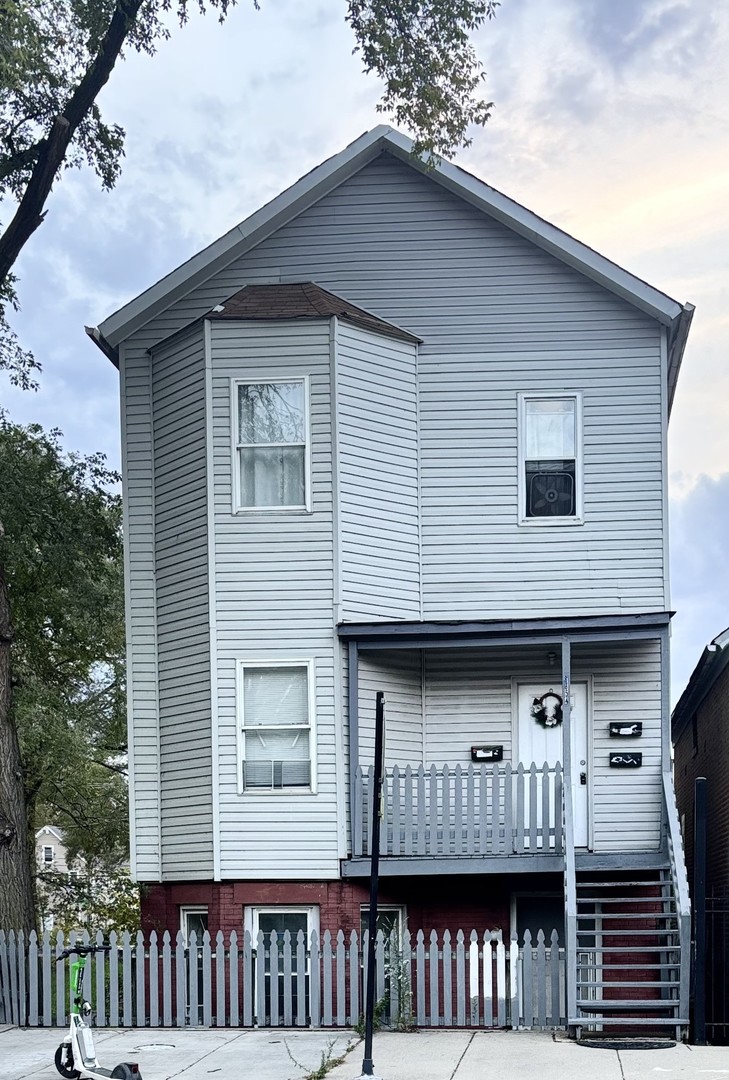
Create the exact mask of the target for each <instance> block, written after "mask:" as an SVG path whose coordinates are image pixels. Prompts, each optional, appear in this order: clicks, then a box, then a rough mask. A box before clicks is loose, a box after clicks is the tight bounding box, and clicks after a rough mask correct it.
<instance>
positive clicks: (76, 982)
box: [56, 945, 142, 1080]
mask: <svg viewBox="0 0 729 1080" xmlns="http://www.w3.org/2000/svg"><path fill="white" fill-rule="evenodd" d="M108 951H109V946H108V945H74V946H73V948H72V949H64V950H63V952H62V953H61V954H60V955H59V956H57V957H56V961H58V960H63V959H64V958H65V957H67V956H77V957H78V959H77V960H75V961H74V962H73V963H72V964H71V991H72V995H73V997H72V1002H71V1023H70V1026H69V1030H68V1035H66V1037H65V1039H64V1040H63V1042H62V1043H61V1045H60V1046H59V1047H58V1049H57V1050H56V1068H57V1069H58V1071H59V1073H60V1074H61V1076H63V1077H64V1078H65V1080H79V1077H96V1076H103V1077H107V1076H110V1077H113V1078H115V1080H142V1074H141V1073H140V1071H139V1066H138V1065H137V1064H136V1062H130V1061H122V1062H121V1063H120V1064H119V1065H116V1066H115V1067H114V1068H113V1069H103V1068H102V1067H101V1065H99V1062H98V1059H97V1057H96V1050H95V1049H94V1037H93V1035H92V1029H91V1024H90V1022H89V1021H90V1018H91V1005H90V1003H89V1002H88V1001H85V1000H84V997H83V992H84V991H83V986H84V968H85V967H86V957H87V956H88V955H89V953H95V952H108Z"/></svg>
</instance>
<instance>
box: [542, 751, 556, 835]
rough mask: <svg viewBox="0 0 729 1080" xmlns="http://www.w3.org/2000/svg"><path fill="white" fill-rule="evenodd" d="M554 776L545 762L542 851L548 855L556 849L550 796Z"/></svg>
mask: <svg viewBox="0 0 729 1080" xmlns="http://www.w3.org/2000/svg"><path fill="white" fill-rule="evenodd" d="M551 778H552V774H550V771H549V765H548V764H547V762H546V761H545V762H544V765H543V766H542V781H541V783H542V851H543V852H544V854H545V855H546V854H548V852H549V851H551V849H552V848H553V847H554V844H553V842H552V840H553V834H552V828H551V819H552V814H551V808H550V795H551V791H552V784H551Z"/></svg>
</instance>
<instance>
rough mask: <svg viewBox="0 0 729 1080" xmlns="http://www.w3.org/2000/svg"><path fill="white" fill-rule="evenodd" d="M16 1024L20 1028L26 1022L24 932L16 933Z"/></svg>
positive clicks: (26, 998) (26, 997)
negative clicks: (17, 1023)
mask: <svg viewBox="0 0 729 1080" xmlns="http://www.w3.org/2000/svg"><path fill="white" fill-rule="evenodd" d="M16 947H17V950H18V1022H19V1024H20V1025H21V1026H22V1027H25V1025H26V1024H27V1022H28V996H27V989H26V967H25V961H26V944H25V932H24V931H23V930H20V931H18V941H17V946H16Z"/></svg>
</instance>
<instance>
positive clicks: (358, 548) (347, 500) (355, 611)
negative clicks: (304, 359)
mask: <svg viewBox="0 0 729 1080" xmlns="http://www.w3.org/2000/svg"><path fill="white" fill-rule="evenodd" d="M336 349H337V387H336V397H337V445H338V465H339V470H338V471H339V522H340V524H339V544H340V549H341V553H340V575H341V603H340V618H341V620H342V621H344V622H370V621H374V620H376V619H388V620H389V619H418V618H420V536H419V523H418V435H417V386H416V377H417V350H416V347H415V345H413V344H410V343H408V342H405V341H398V340H395V339H392V338H388V337H386V336H385V335H384V334H375V333H371V332H369V331H366V330H362V329H360V328H359V327H356V326H351V325H349V324H348V323H346V322H345V321H343V320H340V321H339V322H338V324H337V343H336Z"/></svg>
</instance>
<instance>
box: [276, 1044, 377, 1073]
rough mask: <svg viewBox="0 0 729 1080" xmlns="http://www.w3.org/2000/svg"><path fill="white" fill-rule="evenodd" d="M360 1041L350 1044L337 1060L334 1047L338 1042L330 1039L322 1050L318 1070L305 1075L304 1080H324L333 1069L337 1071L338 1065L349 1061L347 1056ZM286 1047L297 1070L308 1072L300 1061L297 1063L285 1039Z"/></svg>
mask: <svg viewBox="0 0 729 1080" xmlns="http://www.w3.org/2000/svg"><path fill="white" fill-rule="evenodd" d="M358 1041H359V1040H358V1039H355V1040H354V1041H350V1042H348V1043H347V1046H346V1047H345V1050H344V1053H343V1054H340V1055H339V1057H336V1058H335V1057H334V1047H335V1046H336V1040H335V1039H330V1040H329V1042H328V1043H327V1045H326V1047H325V1048H324V1050H322V1052H321V1060H320V1062H319V1067H318V1068H316V1069H312V1071H311V1072H307V1073H305V1075H304V1076H303V1077H302V1080H324V1077H325V1076H326V1075H327V1073H328V1072H330V1071H331V1070H332V1069H335V1068H336V1067H337V1065H343V1064H344V1062H345V1061H346V1060H347V1054H349V1053H351V1051H352V1050H354V1048H355V1046H356V1045H357V1043H358ZM284 1046H285V1047H286V1053H287V1054H288V1055H289V1057H290V1059H291V1060H292V1061H293V1063H294V1065H295V1066H296V1068H297V1069H304V1070H306V1068H307V1066H306V1065H302V1064H301V1062H300V1061H297V1060H296V1058H295V1057H294V1055H293V1054H292V1053H291V1050H290V1048H289V1044H288V1043H287V1042H286V1039H284Z"/></svg>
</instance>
